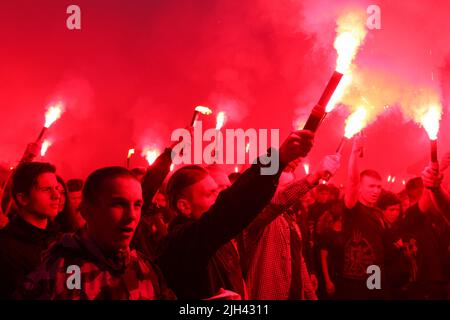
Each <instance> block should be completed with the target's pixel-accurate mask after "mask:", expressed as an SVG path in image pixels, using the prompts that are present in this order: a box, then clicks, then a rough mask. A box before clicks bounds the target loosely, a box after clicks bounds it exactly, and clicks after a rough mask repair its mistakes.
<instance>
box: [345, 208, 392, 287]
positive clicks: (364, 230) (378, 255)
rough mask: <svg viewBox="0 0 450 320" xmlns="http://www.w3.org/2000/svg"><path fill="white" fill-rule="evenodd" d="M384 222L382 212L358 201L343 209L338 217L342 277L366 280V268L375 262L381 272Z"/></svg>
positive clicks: (382, 271) (382, 265)
mask: <svg viewBox="0 0 450 320" xmlns="http://www.w3.org/2000/svg"><path fill="white" fill-rule="evenodd" d="M384 231H385V228H384V223H383V220H382V213H381V211H380V210H379V209H377V208H371V207H367V206H365V205H363V204H362V203H360V202H358V203H357V204H356V205H355V206H354V207H353V208H352V209H346V210H345V213H344V217H343V220H342V234H343V238H344V266H343V270H342V276H343V278H344V279H351V280H359V281H364V282H366V280H367V278H368V276H369V275H368V274H367V268H368V267H369V266H371V265H377V266H379V267H380V269H381V279H383V278H384V277H383V273H384Z"/></svg>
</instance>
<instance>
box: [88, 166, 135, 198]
mask: <svg viewBox="0 0 450 320" xmlns="http://www.w3.org/2000/svg"><path fill="white" fill-rule="evenodd" d="M119 177H128V178H131V179H134V180H136V181H137V182H139V180H138V179H137V178H136V176H135V175H134V174H133V173H131V171H130V170H128V169H125V168H123V167H105V168H101V169H98V170H95V171H94V172H92V173H91V174H90V175H89V176H88V177H87V179H86V182H85V184H84V187H83V192H82V196H83V201H87V202H90V203H94V202H95V200H96V199H97V198H98V195H99V194H100V193H101V191H102V189H103V187H104V183H105V182H106V181H107V180H112V179H115V178H119Z"/></svg>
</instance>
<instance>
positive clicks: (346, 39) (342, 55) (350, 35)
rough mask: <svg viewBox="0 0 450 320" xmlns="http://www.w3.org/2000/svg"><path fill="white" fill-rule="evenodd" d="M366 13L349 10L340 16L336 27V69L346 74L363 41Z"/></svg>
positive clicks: (365, 32) (365, 31)
mask: <svg viewBox="0 0 450 320" xmlns="http://www.w3.org/2000/svg"><path fill="white" fill-rule="evenodd" d="M365 22H366V15H365V13H364V12H363V11H362V12H349V13H347V14H345V15H343V16H340V17H339V19H338V21H337V27H336V32H337V36H336V40H335V41H334V48H335V49H336V52H337V55H338V57H337V60H336V71H338V72H340V73H342V74H345V73H347V71H349V69H350V66H351V64H352V62H353V60H354V58H355V56H356V54H357V53H358V50H359V47H360V46H361V44H362V43H363V41H364V39H365V37H366V34H367V30H366V25H365Z"/></svg>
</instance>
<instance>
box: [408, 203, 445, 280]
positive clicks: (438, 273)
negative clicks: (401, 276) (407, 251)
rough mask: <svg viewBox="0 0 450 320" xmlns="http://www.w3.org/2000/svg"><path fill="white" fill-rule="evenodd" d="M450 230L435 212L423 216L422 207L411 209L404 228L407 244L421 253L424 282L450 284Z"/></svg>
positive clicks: (418, 258) (419, 262)
mask: <svg viewBox="0 0 450 320" xmlns="http://www.w3.org/2000/svg"><path fill="white" fill-rule="evenodd" d="M448 231H449V228H448V226H447V225H446V224H445V222H444V221H443V220H442V219H440V218H439V217H438V216H436V215H435V214H433V213H432V212H427V213H422V212H421V211H420V209H419V205H418V204H415V205H413V206H411V207H409V208H408V209H407V210H406V213H405V219H404V220H403V223H402V226H401V235H402V238H403V241H404V242H405V243H407V244H408V245H409V246H410V247H413V248H414V249H415V250H417V253H416V263H417V278H416V280H417V281H418V282H419V283H420V282H445V281H448V273H449V265H448V246H449V245H450V243H449V241H448V239H447V237H448Z"/></svg>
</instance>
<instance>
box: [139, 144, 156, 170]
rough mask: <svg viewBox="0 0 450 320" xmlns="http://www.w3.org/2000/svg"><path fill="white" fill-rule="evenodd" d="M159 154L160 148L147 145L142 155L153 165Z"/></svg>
mask: <svg viewBox="0 0 450 320" xmlns="http://www.w3.org/2000/svg"><path fill="white" fill-rule="evenodd" d="M158 155H159V150H157V149H151V148H149V147H145V148H144V151H142V156H143V157H144V158H145V159H146V160H147V162H148V165H149V166H151V165H152V164H153V162H155V160H156V158H158Z"/></svg>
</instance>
